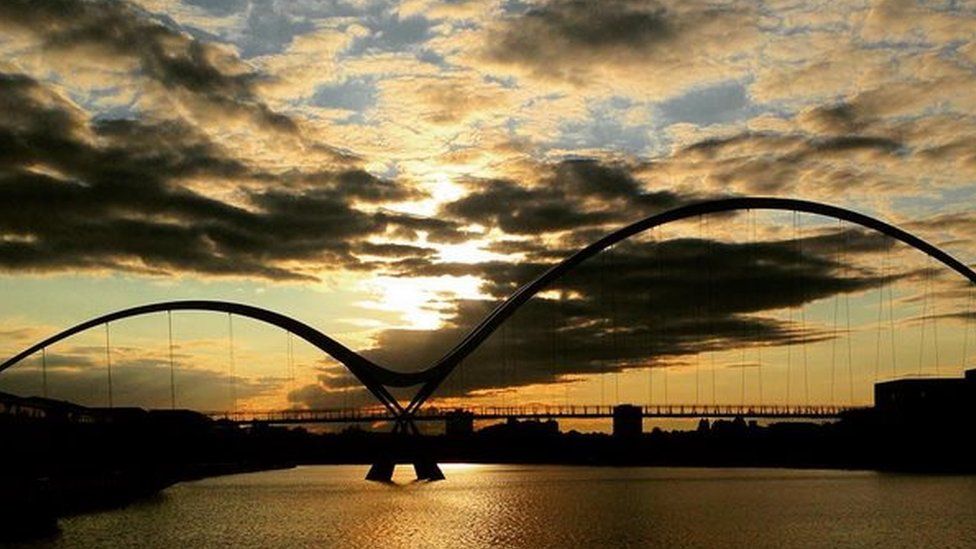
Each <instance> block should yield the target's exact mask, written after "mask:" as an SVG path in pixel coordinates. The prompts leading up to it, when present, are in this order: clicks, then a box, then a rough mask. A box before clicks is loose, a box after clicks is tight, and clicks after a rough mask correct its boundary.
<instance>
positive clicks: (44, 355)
mask: <svg viewBox="0 0 976 549" xmlns="http://www.w3.org/2000/svg"><path fill="white" fill-rule="evenodd" d="M963 354H964V355H965V352H964V353H963ZM41 395H43V396H44V398H47V348H46V347H42V348H41Z"/></svg>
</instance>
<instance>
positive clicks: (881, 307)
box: [874, 255, 888, 383]
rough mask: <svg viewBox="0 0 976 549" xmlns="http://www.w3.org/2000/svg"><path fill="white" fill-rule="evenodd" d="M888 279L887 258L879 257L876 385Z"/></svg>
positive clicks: (875, 349) (875, 355)
mask: <svg viewBox="0 0 976 549" xmlns="http://www.w3.org/2000/svg"><path fill="white" fill-rule="evenodd" d="M887 279H888V256H887V255H884V256H882V257H881V286H879V287H878V321H877V324H876V328H877V330H876V334H875V343H874V382H875V383H877V382H878V380H879V378H880V375H881V325H882V324H883V322H884V293H885V285H886V281H887Z"/></svg>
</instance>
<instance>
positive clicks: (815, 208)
mask: <svg viewBox="0 0 976 549" xmlns="http://www.w3.org/2000/svg"><path fill="white" fill-rule="evenodd" d="M752 210H774V211H784V212H793V213H794V240H797V239H796V237H795V233H796V220H795V214H797V213H805V214H812V215H817V216H824V217H827V218H834V219H836V220H838V221H839V222H841V221H843V222H848V223H853V224H855V225H858V226H861V227H864V228H867V229H871V230H873V231H876V232H878V233H881V234H883V235H886V236H887V237H889V238H891V239H894V240H896V241H900V242H902V243H904V244H906V245H908V246H910V247H912V248H914V249H916V250H918V251H920V252H922V253H924V254H926V255H928V256H929V257H931V258H932V259H934V260H936V261H938V262H939V263H940V264H942V265H944V266H945V267H946V268H948V269H951V270H952V271H955V272H956V273H958V274H959V275H961V276H962V277H963V278H965V279H966V280H968V281H969V282H970V283H971V284H973V285H974V286H972V287H974V288H976V271H974V270H973V269H972V268H970V267H969V266H968V265H966V264H965V263H963V262H962V261H960V260H958V259H956V258H954V257H952V256H951V255H949V254H948V253H947V252H945V251H944V250H942V249H940V248H939V247H937V246H934V245H933V244H930V243H929V242H926V241H925V240H922V239H921V238H919V237H918V236H915V235H914V234H912V233H909V232H907V231H905V230H903V229H900V228H898V227H895V226H894V225H891V224H890V223H887V222H885V221H882V220H880V219H877V218H874V217H871V216H868V215H865V214H862V213H858V212H855V211H853V210H848V209H845V208H841V207H838V206H832V205H829V204H824V203H821V202H815V201H809V200H799V199H791V198H778V197H745V196H743V197H729V198H720V199H715V200H705V201H702V202H695V203H689V204H684V205H680V206H677V207H675V208H672V209H670V210H666V211H662V212H659V213H656V214H654V215H651V216H648V217H645V218H643V219H641V220H638V221H636V222H634V223H631V224H629V225H627V226H624V227H622V228H619V229H617V230H615V231H613V232H611V233H609V234H607V235H606V236H604V237H602V238H600V239H598V240H596V241H595V242H592V243H591V244H589V245H587V246H585V247H582V248H580V249H579V250H577V251H576V252H575V253H573V254H571V255H569V256H568V257H566V258H565V259H563V260H562V261H560V262H557V263H553V264H552V265H551V266H550V267H549V268H548V269H547V270H546V271H545V272H542V273H539V274H538V275H537V276H536V277H535V278H534V279H532V280H529V281H528V282H526V283H525V284H523V285H522V286H520V287H519V288H518V289H517V290H516V291H515V292H513V293H512V294H511V295H509V296H508V298H506V299H505V300H503V301H501V302H499V303H498V305H497V306H496V307H495V308H494V309H492V310H491V311H490V312H489V313H488V314H487V315H486V316H485V317H484V318H483V319H482V320H481V321H480V322H478V323H477V324H476V325H475V326H474V327H472V328H471V330H470V331H468V332H467V333H466V335H464V336H463V337H461V338H460V339H459V340H458V342H457V344H456V345H455V346H454V347H452V348H451V349H449V350H448V351H447V352H446V353H445V354H444V355H442V356H441V357H440V358H438V359H437V360H435V361H433V362H431V363H429V364H428V365H427V366H426V367H425V368H423V369H418V370H415V371H409V372H404V371H399V370H394V369H390V368H388V367H386V366H384V365H382V364H379V363H377V362H374V360H373V359H372V358H370V357H368V356H364V355H363V354H360V353H357V352H356V351H353V350H352V349H350V348H348V347H346V346H345V345H343V344H342V343H340V342H339V341H337V340H335V339H333V338H332V337H330V336H328V335H326V334H325V333H323V332H321V331H319V330H318V329H316V328H314V327H313V326H310V325H308V324H306V323H304V322H302V321H300V320H298V319H295V318H292V317H290V316H287V315H284V314H281V313H277V312H274V311H270V310H268V309H264V308H262V307H256V306H254V305H247V304H242V303H232V302H226V301H214V300H182V301H167V302H160V303H149V304H144V305H138V306H134V307H129V308H127V309H122V310H117V311H112V312H109V313H106V314H103V315H101V316H98V317H95V318H91V319H88V320H86V321H84V322H81V323H79V324H76V325H74V326H71V327H69V328H67V329H64V330H62V331H61V332H58V333H56V334H54V335H51V336H49V337H47V338H46V339H43V340H41V341H39V342H36V343H35V344H33V345H31V346H30V347H27V348H26V349H23V350H22V351H20V352H19V353H17V354H15V355H14V356H12V357H10V358H8V359H6V360H4V361H3V362H0V372H3V371H4V370H6V369H7V368H10V367H11V366H13V365H14V364H17V363H19V362H20V361H22V360H24V359H27V358H28V357H31V356H32V355H34V354H35V353H40V363H41V387H42V389H41V393H42V395H43V396H45V397H46V396H47V359H46V356H47V355H46V350H47V349H48V348H49V347H51V346H53V345H55V344H56V343H58V342H60V341H62V340H64V339H66V338H68V337H71V336H73V335H75V334H78V333H80V332H84V331H86V330H89V329H92V328H96V327H103V328H104V330H105V357H106V381H107V395H108V399H107V400H108V407H109V408H112V407H113V405H114V401H113V383H112V362H111V356H112V353H111V348H110V334H109V325H110V324H111V323H112V322H116V321H119V320H123V319H127V318H131V317H136V316H142V315H148V314H156V313H166V315H167V318H168V321H169V322H168V338H169V370H170V372H169V373H170V376H169V385H170V403H171V407H172V408H176V404H177V398H176V374H175V359H174V345H173V331H172V319H171V314H172V313H173V312H174V311H208V312H212V313H223V314H226V315H227V319H228V339H229V345H228V348H229V353H228V355H229V370H230V373H229V376H228V377H229V380H230V383H231V401H232V402H233V404H231V405H230V408H232V409H237V396H236V390H235V389H234V385H233V383H234V380H235V379H236V377H237V376H236V375H235V373H234V342H233V317H235V316H240V317H245V318H250V319H252V320H256V321H259V322H263V323H266V324H269V325H271V326H275V327H278V328H281V329H283V330H285V331H286V332H288V333H289V334H291V335H294V336H296V337H297V338H299V339H301V340H304V341H305V342H307V343H308V344H310V345H312V346H314V347H316V348H318V349H319V350H321V351H322V352H323V353H325V354H326V355H328V356H329V357H331V358H332V359H334V360H336V361H337V362H339V363H341V364H343V365H344V366H345V367H346V368H347V369H348V371H349V373H350V374H351V375H352V376H353V377H354V378H356V379H357V380H358V381H359V383H361V385H362V386H363V387H364V388H365V389H366V390H367V391H369V393H371V394H372V395H373V396H374V397H375V398H376V401H377V402H378V403H379V405H377V406H376V407H373V408H364V409H358V410H289V411H279V412H263V413H257V412H234V413H220V414H212V417H219V418H226V419H229V420H231V421H235V422H240V423H255V422H267V423H361V422H390V423H392V424H393V432H395V433H400V434H403V435H414V434H418V433H419V431H418V429H417V426H416V422H418V421H436V420H445V421H446V420H448V419H449V418H450V417H452V416H450V415H449V414H451V413H452V412H454V413H455V414H456V415H455V416H453V417H458V416H462V415H463V416H464V417H465V418H466V419H471V420H491V419H504V418H537V419H544V418H578V419H588V418H614V422H615V427H616V426H617V424H618V423H619V424H620V425H621V426H623V427H625V428H626V430H627V431H628V432H633V430H634V429H635V427H636V430H637V431H638V432H639V430H640V426H641V419H642V418H730V417H743V418H751V419H791V418H797V419H814V420H816V419H832V418H837V417H839V416H840V415H841V414H842V412H844V411H845V410H846V409H847V408H844V407H839V406H796V405H789V406H776V405H760V406H747V405H678V404H660V405H653V404H651V405H646V406H641V407H617V408H616V410H615V409H614V408H613V407H611V406H579V405H578V406H519V407H498V406H493V407H475V408H469V409H461V410H447V409H439V408H436V407H433V406H430V405H429V404H428V402H429V400H430V398H431V397H432V396H433V395H434V393H435V391H437V389H438V388H439V387H441V385H442V384H443V383H444V382H445V381H446V380H447V379H448V377H449V376H450V375H451V374H452V372H454V371H455V369H456V368H458V367H459V366H460V365H461V364H462V362H463V361H464V360H465V359H466V358H468V357H470V356H472V355H473V353H474V352H475V351H476V350H477V349H479V348H480V347H481V346H482V344H484V343H485V342H486V341H487V340H488V338H489V337H491V336H492V334H494V333H496V332H497V331H498V330H499V329H500V328H501V327H502V325H503V324H505V323H506V322H507V321H508V319H510V318H511V317H512V315H514V314H515V312H516V311H517V310H518V309H520V308H521V307H522V306H523V305H525V304H526V303H527V302H528V301H529V300H531V299H532V298H533V297H534V296H538V295H540V294H543V293H544V292H547V291H552V290H555V289H556V288H557V285H558V284H559V282H560V280H562V279H563V278H564V277H565V276H567V275H569V274H570V273H571V272H572V271H574V270H575V269H576V268H577V267H579V266H580V265H581V264H582V263H583V262H585V261H588V260H591V259H592V258H594V257H596V256H597V255H598V254H600V253H602V252H605V251H607V252H608V253H609V250H611V249H612V248H613V247H614V246H616V245H617V244H619V243H622V242H624V241H626V240H627V239H630V238H631V237H635V236H637V235H640V234H642V233H648V232H650V235H651V236H652V237H653V236H654V233H653V231H654V230H655V229H656V228H657V227H661V226H664V225H667V224H670V223H674V222H679V221H688V220H693V219H695V218H698V219H699V223H701V217H702V216H705V215H712V214H723V213H728V212H736V211H752ZM754 223H755V222H754V221H753V233H755V225H754ZM699 227H701V225H699ZM844 240H845V245H846V236H845V237H844ZM841 251H842V250H841V247H840V245H839V244H838V246H837V250H836V253H837V254H840V252H841ZM841 257H844V255H843V254H841ZM844 262H845V261H844V260H843V259H841V260H838V259H836V258H835V259H831V260H830V261H825V262H824V265H838V264H839V263H844ZM598 267H599V269H598V270H599V272H600V274H599V277H600V278H601V279H602V277H603V274H602V273H603V271H604V270H605V267H604V266H602V265H601V266H598ZM708 268H709V266H707V265H704V264H700V265H698V266H697V267H696V268H695V269H696V272H705V271H707V270H708ZM882 270H883V269H882ZM897 278H898V277H895V276H888V277H881V278H880V279H879V280H881V281H882V282H884V281H885V280H887V279H892V280H895V279H897ZM926 280H927V279H926ZM563 283H565V280H563ZM805 283H806V282H805V281H804V280H803V279H801V280H798V281H796V282H794V285H801V284H805ZM601 284H602V283H601ZM777 288H778V286H775V285H774V286H770V287H768V288H764V290H767V291H778V290H777ZM925 288H926V290H925V291H926V292H928V283H927V282H926V285H925ZM839 291H849V290H844V288H843V286H842V287H840V290H839ZM602 292H603V291H602V290H601V297H600V299H599V300H598V301H603V296H602ZM709 293H711V290H709ZM888 294H889V301H893V297H892V295H891V289H890V288H889V292H888ZM838 295H839V294H838ZM927 296H928V294H927V293H926V294H925V298H924V299H926V300H927ZM807 297H810V296H807ZM805 300H806V298H804V300H801V301H802V302H803V303H805ZM560 301H562V300H561V299H560ZM926 302H927V301H923V303H926ZM614 303H615V301H614V300H613V299H611V300H610V309H611V311H610V313H609V315H606V314H603V313H600V316H601V319H603V320H607V322H608V323H609V328H606V326H605V327H604V328H603V329H601V332H603V333H605V334H607V335H610V336H611V337H612V336H613V335H614V334H616V333H617V331H618V330H617V328H616V316H615V315H616V313H615V312H614V311H615V308H616V307H615V305H614ZM881 303H882V305H883V301H882V302H881ZM801 304H802V303H801ZM892 307H893V306H892V305H891V303H889V315H890V316H889V319H890V322H891V324H892V342H893V343H892V357H894V354H895V351H894V346H895V345H894V339H895V337H894V323H895V321H894V314H893V312H891V311H892V310H893V309H892ZM880 310H881V309H880V308H879V317H878V319H879V325H880V320H881V313H880ZM836 311H837V302H836V301H835V315H834V317H835V320H834V324H835V326H834V329H833V330H830V331H828V332H827V333H829V334H832V337H836V336H837V334H839V333H843V332H844V330H838V329H837V326H836V323H837V313H836ZM801 314H802V309H801ZM931 316H932V318H933V319H935V318H938V315H931ZM921 318H922V319H923V320H924V319H925V318H926V315H925V313H924V311H923V315H922V317H921ZM849 323H850V316H849V313H848V326H847V328H846V332H849V331H850V326H849ZM502 333H503V334H504V332H502ZM924 333H925V332H924V324H923V325H922V330H921V337H920V338H919V340H920V342H924V337H925V336H924ZM879 334H880V332H879ZM967 334H968V332H967ZM289 337H291V336H289ZM936 337H938V336H937V334H936ZM502 338H503V347H504V336H503V337H502ZM878 341H880V335H879V336H878ZM848 342H850V339H848ZM963 344H964V346H965V344H966V340H964V341H963ZM552 347H553V349H552V351H553V353H555V347H556V345H553V346H552ZM877 349H878V351H877V357H876V362H879V361H880V344H878V345H877ZM760 350H761V348H757V352H759V351H760ZM922 350H923V351H924V348H922ZM289 352H290V351H289ZM504 353H505V351H504V350H503V356H505V355H504ZM851 354H852V353H851V351H850V347H849V348H848V355H849V358H848V364H849V365H850V364H851V361H852V359H851V358H850V356H851ZM922 354H923V353H922V352H920V357H921V355H922ZM962 355H963V357H965V356H966V352H965V350H964V352H963V353H962ZM832 356H833V353H832ZM550 358H551V359H552V361H553V363H555V357H554V356H553V357H550ZM804 360H805V359H804ZM936 360H937V361H938V359H936ZM921 362H922V360H921V358H920V359H919V363H920V364H921ZM761 364H762V361H761V360H759V361H758V365H759V366H760V367H761ZM892 364H893V365H894V360H892ZM937 366H938V365H937ZM804 367H806V366H804ZM920 367H921V366H920ZM831 368H832V370H831V371H832V372H833V365H832V366H831ZM512 369H513V370H514V365H513V366H512ZM743 371H744V370H743ZM713 372H714V370H713ZM665 373H666V370H665ZM742 379H743V380H744V379H745V378H744V377H743V378H742ZM696 380H697V376H696ZM788 380H789V377H788V376H787V383H789V381H788ZM761 382H762V377H761V369H760V377H759V383H760V387H761ZM696 383H697V381H696ZM744 383H745V382H744V381H743V387H744ZM833 383H834V381H833V378H832V380H831V384H832V385H831V391H833ZM713 387H714V381H713ZM788 387H789V386H788V385H787V394H788V393H789V388H788ZM410 388H412V389H414V392H413V395H412V397H410V399H409V401H408V402H407V403H406V404H404V403H402V402H401V401H400V399H399V398H397V397H395V396H394V393H393V392H392V391H393V390H394V389H410ZM697 389H698V387H696V391H697ZM742 391H743V392H742V393H741V394H743V395H744V394H745V393H744V389H743V390H742ZM760 391H761V389H760ZM404 394H406V393H404ZM695 394H696V395H697V394H698V393H697V392H696V393H695ZM760 394H762V393H761V392H760ZM851 394H852V395H853V388H852V390H851ZM744 398H745V397H743V400H744ZM759 399H760V400H761V399H762V397H759ZM831 400H833V399H831ZM852 401H853V398H852ZM615 412H617V413H615ZM618 420H619V421H618ZM413 461H414V463H415V465H416V466H417V467H418V468H417V471H418V478H421V479H427V480H437V479H440V478H443V475H442V474H441V472H440V470H439V469H438V468H437V465H436V463H434V462H433V460H432V459H431V458H430V457H429V456H423V455H420V454H417V455H416V456H414V458H413ZM392 471H393V463H392V461H391V460H386V461H382V462H377V463H376V464H375V465H374V468H373V469H371V471H370V474H369V475H368V477H367V478H370V479H372V480H389V479H390V475H392Z"/></svg>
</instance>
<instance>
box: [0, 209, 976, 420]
mask: <svg viewBox="0 0 976 549" xmlns="http://www.w3.org/2000/svg"><path fill="white" fill-rule="evenodd" d="M739 210H782V211H796V212H803V213H810V214H816V215H822V216H826V217H831V218H835V219H840V220H843V221H848V222H851V223H854V224H857V225H861V226H863V227H867V228H869V229H873V230H876V231H878V232H881V233H883V234H885V235H888V236H890V237H892V238H895V239H897V240H899V241H901V242H904V243H905V244H908V245H909V246H911V247H913V248H915V249H917V250H919V251H921V252H923V253H925V254H927V255H929V256H931V257H933V258H934V259H936V260H937V261H939V262H940V263H942V264H943V265H945V266H947V267H949V268H950V269H952V270H954V271H956V272H957V273H959V274H961V275H962V276H963V277H965V278H967V279H968V280H969V281H970V282H972V283H974V284H976V272H974V271H973V270H972V269H971V268H969V267H968V266H967V265H965V264H964V263H962V262H961V261H959V260H958V259H956V258H954V257H952V256H951V255H949V254H948V253H946V252H945V251H943V250H941V249H939V248H937V247H936V246H934V245H932V244H930V243H928V242H926V241H925V240H922V239H921V238H919V237H917V236H915V235H913V234H911V233H909V232H907V231H905V230H903V229H900V228H898V227H896V226H894V225H891V224H889V223H886V222H884V221H881V220H879V219H876V218H874V217H871V216H868V215H865V214H862V213H858V212H855V211H853V210H848V209H845V208H841V207H838V206H831V205H829V204H823V203H820V202H814V201H809V200H798V199H792V198H772V197H735V198H724V199H717V200H708V201H703V202H697V203H692V204H687V205H684V206H679V207H677V208H674V209H671V210H668V211H665V212H662V213H659V214H655V215H652V216H650V217H646V218H644V219H642V220H640V221H637V222H635V223H632V224H630V225H627V226H625V227H623V228H621V229H618V230H616V231H614V232H612V233H610V234H608V235H606V236H605V237H603V238H601V239H600V240H597V241H596V242H594V243H592V244H590V245H589V246H586V247H585V248H583V249H581V250H580V251H578V252H576V253H575V254H573V255H571V256H570V257H568V258H566V259H564V260H563V261H562V262H560V263H558V264H556V265H554V266H552V267H551V268H549V269H548V270H546V271H545V272H544V273H542V274H541V275H540V276H538V277H537V278H535V279H534V280H532V281H530V282H528V283H526V284H525V285H523V286H522V287H520V288H519V289H518V290H516V291H515V292H514V293H513V294H512V295H511V296H509V297H508V298H507V299H506V300H505V301H503V302H502V303H500V304H499V305H498V306H497V307H495V309H494V310H492V312H491V313H489V314H488V315H487V316H486V317H485V318H484V319H483V320H482V321H481V322H480V323H479V324H478V325H477V326H475V327H474V328H473V329H472V330H471V331H470V332H468V334H467V335H466V336H465V337H464V338H463V339H462V340H461V341H460V342H458V344H457V345H455V346H454V347H453V348H452V349H450V350H449V351H448V352H447V353H446V354H445V355H444V356H443V357H441V358H440V359H439V360H438V361H437V362H435V363H434V364H432V365H431V366H430V367H428V368H427V369H425V370H421V371H416V372H395V371H393V370H390V369H388V368H385V367H383V366H381V365H378V364H375V363H374V362H372V361H370V360H369V359H367V358H365V357H363V356H362V355H360V354H358V353H356V352H355V351H352V350H350V349H348V348H347V347H345V346H343V345H342V344H341V343H339V342H337V341H335V340H334V339H332V338H330V337H329V336H327V335H325V334H323V333H322V332H320V331H318V330H316V329H315V328H312V327H311V326H309V325H307V324H304V323H302V322H300V321H298V320H295V319H293V318H290V317H287V316H285V315H282V314H279V313H275V312H273V311H269V310H267V309H261V308H259V307H254V306H251V305H243V304H239V303H230V302H225V301H206V300H191V301H169V302H162V303H154V304H149V305H142V306H139V307H132V308H130V309H124V310H121V311H116V312H113V313H110V314H107V315H103V316H100V317H98V318H94V319H91V320H88V321H86V322H83V323H81V324H78V325H76V326H73V327H71V328H69V329H67V330H64V331H62V332H60V333H58V334H55V335H53V336H51V337H49V338H47V339H45V340H43V341H41V342H39V343H37V344H35V345H33V346H31V347H29V348H27V349H25V350H24V351H22V352H20V353H18V354H17V355H15V356H13V357H11V358H9V359H7V360H6V361H5V362H3V363H2V364H0V372H2V371H3V370H5V369H7V368H9V367H10V366H12V365H13V364H15V363H17V362H19V361H21V360H23V359H24V358H26V357H27V356H30V355H31V354H33V353H35V352H37V351H39V350H41V349H43V348H44V347H47V346H49V345H51V344H53V343H56V342H58V341H60V340H62V339H65V338H67V337H70V336H72V335H74V334H76V333H79V332H82V331H84V330H87V329H90V328H93V327H95V326H98V325H100V324H104V323H107V322H112V321H114V320H120V319H123V318H128V317H133V316H138V315H144V314H150V313H155V312H164V311H175V310H201V311H215V312H226V313H231V314H237V315H240V316H246V317H249V318H253V319H256V320H259V321H263V322H266V323H268V324H272V325H274V326H278V327H280V328H283V329H285V330H288V331H290V332H292V333H294V334H295V335H297V336H299V337H301V338H302V339H304V340H305V341H307V342H309V343H311V344H312V345H314V346H316V347H318V348H319V349H321V350H322V351H323V352H325V353H326V354H328V355H330V356H332V357H333V358H335V359H336V360H338V361H339V362H341V363H342V364H343V365H345V366H346V367H347V368H349V370H350V372H351V373H352V374H353V375H355V376H356V378H357V379H359V381H360V382H361V383H363V385H364V386H365V387H366V388H367V389H368V390H370V392H372V393H373V395H375V396H376V398H377V399H379V400H380V402H382V403H383V404H384V405H385V406H386V407H387V408H388V409H389V410H390V411H391V412H392V413H393V414H395V415H409V414H412V413H413V412H415V411H416V410H417V408H419V406H420V405H421V404H423V402H424V401H426V400H427V398H429V397H430V395H431V394H433V392H434V391H435V390H436V389H437V387H438V386H439V385H440V383H441V382H443V380H444V379H446V378H447V376H448V375H449V374H450V373H451V371H453V369H454V368H455V367H456V366H457V365H458V364H460V362H461V361H462V360H464V358H466V357H467V356H469V355H470V354H471V353H472V352H473V351H474V350H475V349H476V348H477V347H478V346H479V345H481V343H483V342H484V341H485V340H486V339H487V338H488V337H489V336H490V335H491V334H492V333H493V332H494V331H495V330H496V329H498V327H499V326H501V324H502V323H503V322H504V321H505V320H506V319H508V318H509V317H510V316H511V315H512V314H513V313H515V311H516V310H518V308H519V307H521V306H522V305H523V304H524V303H525V302H527V301H528V300H529V299H530V298H531V297H532V296H534V295H536V294H538V293H539V292H541V291H543V290H545V289H546V288H547V287H548V286H549V285H551V284H552V283H553V282H555V281H556V280H558V279H559V278H561V277H562V276H564V275H565V274H566V273H568V272H569V271H571V270H572V269H573V268H574V267H576V266H577V265H579V264H580V263H582V262H583V261H586V260H587V259H589V258H591V257H593V256H595V255H596V254H598V253H599V252H601V251H603V250H605V249H606V248H608V247H610V246H612V245H614V244H616V243H618V242H621V241H623V240H626V239H627V238H630V237H632V236H634V235H637V234H639V233H642V232H644V231H648V230H650V229H653V228H655V227H658V226H661V225H665V224H668V223H672V222H675V221H680V220H682V219H688V218H692V217H696V216H699V215H705V214H714V213H722V212H730V211H739ZM417 385H422V386H421V388H420V389H419V390H418V392H417V394H416V396H414V398H413V399H412V400H411V402H410V403H409V405H408V406H407V407H406V408H404V407H403V406H401V405H400V403H399V402H397V400H396V399H395V398H394V397H393V396H392V395H390V393H389V391H387V389H386V387H413V386H417Z"/></svg>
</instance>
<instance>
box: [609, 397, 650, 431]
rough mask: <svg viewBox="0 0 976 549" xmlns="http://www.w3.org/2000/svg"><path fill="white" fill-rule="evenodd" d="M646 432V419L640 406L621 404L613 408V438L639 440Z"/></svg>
mask: <svg viewBox="0 0 976 549" xmlns="http://www.w3.org/2000/svg"><path fill="white" fill-rule="evenodd" d="M643 430H644V417H643V412H642V410H641V409H640V406H634V405H633V404H620V405H618V406H614V407H613V436H615V437H619V438H637V437H639V436H640V435H641V433H642V432H643Z"/></svg>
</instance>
